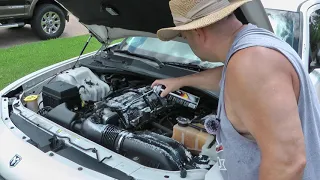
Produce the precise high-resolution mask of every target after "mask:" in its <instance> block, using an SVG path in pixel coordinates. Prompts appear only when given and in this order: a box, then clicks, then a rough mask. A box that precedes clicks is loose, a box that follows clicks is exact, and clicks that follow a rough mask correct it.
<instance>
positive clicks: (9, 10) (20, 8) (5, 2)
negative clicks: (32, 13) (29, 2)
mask: <svg viewBox="0 0 320 180" xmlns="http://www.w3.org/2000/svg"><path fill="white" fill-rule="evenodd" d="M25 6H26V0H0V19H7V18H12V17H21V16H23V15H24V14H25Z"/></svg>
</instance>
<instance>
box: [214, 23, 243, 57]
mask: <svg viewBox="0 0 320 180" xmlns="http://www.w3.org/2000/svg"><path fill="white" fill-rule="evenodd" d="M245 26H246V25H241V26H240V27H238V28H237V29H236V30H235V31H234V32H232V33H231V34H230V35H229V36H228V37H226V38H225V40H223V41H222V43H221V44H220V45H219V49H215V50H214V51H215V54H216V55H217V58H218V61H219V62H222V63H224V62H225V61H226V60H227V55H228V52H229V50H230V48H231V46H232V44H233V42H234V39H235V37H236V36H237V34H238V33H239V31H241V30H242V29H243V28H244V27H245Z"/></svg>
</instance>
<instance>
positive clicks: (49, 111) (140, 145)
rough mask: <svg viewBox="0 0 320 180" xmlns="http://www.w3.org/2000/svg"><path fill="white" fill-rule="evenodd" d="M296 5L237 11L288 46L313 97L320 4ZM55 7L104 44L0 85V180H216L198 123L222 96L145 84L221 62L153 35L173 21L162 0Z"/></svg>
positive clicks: (269, 3)
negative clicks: (166, 94) (166, 93)
mask: <svg viewBox="0 0 320 180" xmlns="http://www.w3.org/2000/svg"><path fill="white" fill-rule="evenodd" d="M282 2H283V1H281V2H280V3H282ZM302 2H303V1H302V0H301V1H289V0H288V1H286V2H285V3H284V2H283V3H284V4H283V5H281V4H280V3H279V1H275V0H263V1H262V3H261V1H260V0H254V1H253V2H250V3H248V4H246V5H244V6H243V7H241V8H239V9H238V10H237V11H236V15H237V16H238V18H239V19H240V20H241V21H242V22H244V23H248V22H249V23H253V24H256V25H258V26H259V27H262V28H266V29H269V30H271V31H274V32H275V33H276V34H277V35H278V36H279V37H281V38H283V39H284V40H285V41H286V42H288V43H289V44H290V45H292V47H293V48H294V49H295V50H296V51H297V52H298V53H299V55H300V56H301V57H302V61H303V62H302V63H303V64H304V66H305V70H306V71H309V72H310V77H311V79H312V80H313V82H314V85H315V86H316V88H317V92H318V93H319V92H320V91H319V73H320V71H319V70H318V69H317V68H318V66H319V65H320V62H319V60H320V59H319V56H320V54H319V55H318V50H319V48H318V47H320V46H318V42H320V41H318V39H319V38H320V33H318V31H319V30H318V27H319V25H320V19H319V17H320V16H319V13H318V12H320V10H319V9H320V5H319V4H318V3H320V0H309V1H305V2H303V3H302ZM59 3H61V4H62V5H63V6H64V7H65V8H66V9H68V10H69V11H70V12H71V13H72V14H74V15H75V16H76V17H78V18H79V21H80V22H81V23H83V24H84V25H85V26H86V27H87V28H88V29H89V31H90V32H91V34H92V35H93V36H94V37H95V38H97V39H98V40H99V41H100V42H101V44H102V46H101V49H99V50H98V51H95V52H92V53H88V54H84V55H81V56H79V58H78V57H75V58H73V59H69V60H66V61H63V62H61V63H58V64H54V65H52V66H49V67H46V68H44V69H41V70H39V71H37V72H34V73H32V74H29V75H27V76H25V77H23V78H21V79H19V80H17V81H15V82H13V83H12V84H10V85H9V86H7V87H6V88H4V89H3V90H1V92H0V180H1V179H14V180H18V179H27V180H30V179H68V180H69V179H120V180H127V179H128V180H129V179H130V180H131V179H132V180H133V179H139V180H150V179H154V180H155V179H175V180H176V179H186V180H191V179H192V180H207V179H214V180H222V177H221V175H220V173H219V166H223V163H222V162H219V161H217V158H216V154H215V153H214V152H215V148H216V147H215V146H214V144H215V141H214V140H215V138H214V136H212V135H209V134H208V133H206V131H205V129H204V128H203V125H202V123H203V122H202V121H201V118H202V117H204V116H206V115H208V114H211V113H214V112H215V108H216V107H217V102H218V94H219V92H211V91H205V90H202V89H195V88H187V87H186V88H184V89H183V90H184V91H186V92H187V93H190V94H189V95H195V96H197V97H199V98H200V100H199V99H198V101H197V99H195V100H194V101H192V102H188V101H184V102H187V103H186V104H181V103H179V101H176V100H174V99H168V98H160V97H159V95H158V94H157V92H156V91H154V90H153V89H152V88H150V85H151V83H152V82H153V81H154V80H155V79H158V78H168V77H178V76H183V75H188V74H192V73H197V72H199V71H203V70H205V69H207V68H213V67H216V66H221V64H220V63H210V62H202V61H200V59H199V58H198V57H196V56H195V55H194V54H193V53H192V51H191V49H190V47H189V46H188V45H187V44H186V43H185V42H184V41H183V39H180V38H177V39H175V40H173V41H170V42H162V41H160V40H158V39H157V38H156V35H155V33H156V31H157V30H158V29H159V28H161V27H166V26H171V25H173V22H172V17H171V14H170V11H169V6H168V1H167V0H158V1H152V2H151V1H140V0H138V1H121V0H117V1H112V0H111V1H97V0H96V1H93V0H92V1H87V0H59ZM262 4H263V5H264V6H263V5H262ZM289 5H290V6H289ZM282 6H283V7H282ZM277 7H279V8H277ZM265 8H266V10H265ZM119 38H125V39H124V40H123V41H122V42H121V43H118V44H113V45H110V42H111V41H112V40H115V39H119ZM89 43H90V42H89ZM57 53H59V52H57ZM180 95H181V94H180ZM182 95H185V94H182ZM172 97H174V96H172ZM190 103H191V104H192V106H189V107H187V106H188V105H189V104H190Z"/></svg>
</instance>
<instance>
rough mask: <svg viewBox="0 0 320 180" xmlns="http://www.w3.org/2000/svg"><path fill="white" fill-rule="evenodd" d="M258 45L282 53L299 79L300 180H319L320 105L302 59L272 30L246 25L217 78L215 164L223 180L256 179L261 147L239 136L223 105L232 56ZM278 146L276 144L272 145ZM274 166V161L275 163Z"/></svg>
mask: <svg viewBox="0 0 320 180" xmlns="http://www.w3.org/2000/svg"><path fill="white" fill-rule="evenodd" d="M252 46H261V47H266V48H271V49H274V50H277V51H279V52H281V53H282V54H283V55H284V56H286V57H287V59H288V61H290V63H291V64H292V66H293V67H294V69H295V71H296V73H297V75H298V77H299V81H300V95H299V100H298V109H299V116H300V119H301V125H302V130H303V134H304V138H305V147H306V159H307V164H306V167H305V170H304V175H303V180H318V179H320V106H319V102H318V98H317V94H316V91H315V88H314V87H313V84H312V82H311V80H310V78H309V74H308V71H307V70H306V69H304V68H303V65H302V60H301V58H300V56H299V55H298V54H297V53H296V51H295V50H294V49H293V48H292V47H291V46H290V45H289V44H287V43H286V42H285V41H283V40H281V39H280V38H278V37H276V36H275V35H274V34H273V33H272V32H269V31H267V30H265V29H262V28H258V27H256V26H255V25H252V24H249V25H247V26H245V27H244V28H243V29H241V30H240V31H239V32H238V33H237V34H236V37H235V40H234V42H233V44H232V47H231V49H230V50H229V53H228V55H227V59H226V61H225V65H224V69H223V72H222V78H221V81H220V94H219V104H218V110H217V117H218V118H219V119H220V127H219V128H218V130H217V132H216V133H217V134H216V137H217V146H216V152H217V155H218V164H219V168H220V172H221V174H222V176H223V178H224V180H258V178H259V166H260V161H261V160H260V150H259V147H258V145H257V143H256V142H255V141H253V140H249V139H247V138H245V137H244V136H242V135H240V134H239V133H238V132H237V131H236V130H235V129H234V128H233V125H232V124H231V122H230V121H229V119H228V118H227V116H226V111H225V106H224V103H225V102H224V89H225V73H226V68H227V66H228V62H229V60H230V58H231V56H232V55H233V54H234V53H236V52H237V51H239V50H241V49H244V48H248V47H252ZM274 148H275V149H277V147H274ZM274 166H277V164H274Z"/></svg>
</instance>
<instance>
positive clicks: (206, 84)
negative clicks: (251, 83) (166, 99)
mask: <svg viewBox="0 0 320 180" xmlns="http://www.w3.org/2000/svg"><path fill="white" fill-rule="evenodd" d="M222 69H223V66H220V67H216V68H213V69H209V70H206V71H202V72H200V73H196V74H192V75H188V76H182V77H178V78H170V79H160V80H156V81H154V82H153V84H152V86H155V85H159V84H161V85H165V86H166V90H165V91H164V92H163V93H162V96H165V95H167V94H168V93H169V92H172V91H175V90H177V89H179V88H181V87H184V86H189V87H196V88H200V89H206V90H213V91H219V89H220V88H219V82H220V79H221V75H222Z"/></svg>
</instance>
